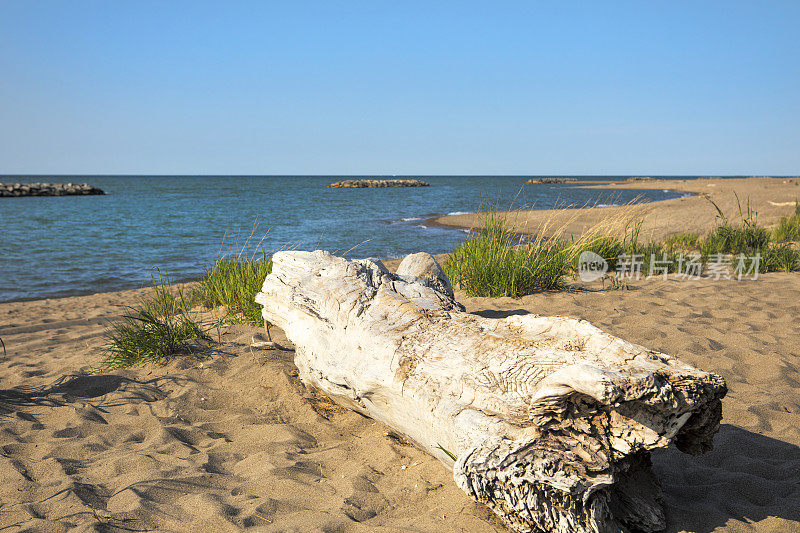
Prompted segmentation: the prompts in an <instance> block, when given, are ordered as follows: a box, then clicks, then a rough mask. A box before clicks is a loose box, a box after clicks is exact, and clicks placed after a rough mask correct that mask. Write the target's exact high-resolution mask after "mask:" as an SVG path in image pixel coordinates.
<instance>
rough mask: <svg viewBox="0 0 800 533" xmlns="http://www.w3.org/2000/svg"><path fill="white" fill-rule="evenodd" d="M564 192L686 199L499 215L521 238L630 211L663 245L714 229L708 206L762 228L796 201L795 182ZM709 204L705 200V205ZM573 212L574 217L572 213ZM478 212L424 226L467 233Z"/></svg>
mask: <svg viewBox="0 0 800 533" xmlns="http://www.w3.org/2000/svg"><path fill="white" fill-rule="evenodd" d="M564 188H581V189H599V190H604V191H613V190H620V189H647V190H657V189H661V190H672V191H675V192H684V193H690V194H691V195H690V196H684V197H681V198H674V199H669V200H656V201H653V202H645V203H639V204H635V205H633V206H609V207H586V208H577V209H573V208H558V209H532V210H518V211H499V212H498V213H501V214H506V215H508V216H509V222H510V223H511V224H512V227H513V229H514V230H515V231H516V232H517V233H520V234H534V233H537V232H538V231H539V228H541V227H542V225H543V224H544V223H545V222H548V221H549V222H550V223H551V224H552V225H555V226H558V225H559V223H564V225H565V229H566V231H565V236H570V235H575V236H577V235H579V234H581V233H583V231H585V230H586V229H587V228H589V227H591V226H592V225H594V224H596V223H598V222H599V221H600V220H602V219H603V218H607V217H613V216H614V215H619V214H621V213H622V211H623V210H628V211H634V214H635V215H636V217H641V219H642V221H643V224H642V228H641V234H640V235H641V236H642V237H643V238H645V240H648V239H649V240H663V239H664V238H665V237H667V236H669V235H672V234H675V233H680V232H688V231H692V232H696V233H698V234H700V235H705V234H707V233H708V232H709V231H711V230H712V229H713V228H714V227H715V223H716V220H717V212H716V209H715V208H714V206H713V205H712V203H711V202H712V201H713V202H714V203H716V204H717V205H718V206H719V207H720V209H721V210H722V211H723V213H725V215H726V216H728V218H729V219H731V220H737V219H738V218H739V207H740V206H739V205H738V204H737V200H736V194H738V198H739V200H740V201H741V209H742V210H743V211H746V209H747V205H748V200H749V206H750V208H751V209H752V210H753V211H756V212H757V213H758V221H759V223H760V224H761V225H764V226H766V227H770V226H773V225H775V224H777V223H778V221H779V220H780V218H781V217H782V216H787V215H790V214H791V213H792V212H793V206H794V201H795V200H800V178H797V177H792V178H771V177H748V178H697V179H691V180H675V179H670V180H652V181H634V182H608V183H607V184H606V185H604V186H596V185H592V186H586V185H572V184H571V185H568V186H565V187H564ZM709 200H710V201H709ZM576 211H577V213H576ZM480 217H481V214H480V213H469V214H459V215H444V216H441V217H434V218H432V219H431V220H430V221H426V222H425V223H426V225H430V226H432V227H441V228H450V229H472V228H477V227H480Z"/></svg>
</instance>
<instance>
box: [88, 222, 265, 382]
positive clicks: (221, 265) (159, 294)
mask: <svg viewBox="0 0 800 533" xmlns="http://www.w3.org/2000/svg"><path fill="white" fill-rule="evenodd" d="M254 231H255V227H254ZM251 237H252V234H251ZM262 240H263V239H262ZM249 241H250V238H248V239H247V240H246V241H245V243H244V246H242V247H239V246H238V244H237V245H236V249H237V250H238V253H237V254H235V255H227V256H223V257H221V258H220V259H218V260H217V261H216V262H214V264H213V265H210V266H208V267H206V268H204V273H203V277H202V279H201V280H200V281H199V283H198V284H197V286H196V287H195V288H194V289H193V290H192V291H191V293H190V294H188V295H187V294H186V293H185V292H184V289H183V287H173V286H172V285H171V284H170V282H169V278H168V277H166V276H165V277H162V276H161V273H160V272H159V279H158V281H157V282H156V280H155V278H153V286H152V288H151V292H150V293H149V294H148V295H147V296H146V297H145V298H143V299H142V300H141V301H140V302H139V305H137V306H135V307H129V308H126V313H125V315H124V316H123V317H122V320H120V321H118V322H115V323H112V324H110V325H109V327H108V328H107V330H106V333H105V335H106V339H107V344H106V349H105V353H104V356H103V361H102V363H101V366H102V367H103V368H122V367H130V366H134V365H137V364H142V363H156V364H161V363H164V362H165V361H166V360H167V359H168V357H169V356H171V355H174V354H179V353H185V352H187V351H191V349H192V348H193V347H194V346H196V345H199V344H200V345H201V344H202V343H203V342H207V341H211V340H212V339H211V337H210V336H209V335H208V331H209V330H210V329H211V327H214V326H216V327H217V328H218V327H219V325H220V320H219V319H218V320H217V321H216V322H215V323H214V324H213V325H211V326H208V327H207V326H206V325H204V324H203V323H201V321H200V319H199V315H198V313H196V312H194V311H192V308H193V307H194V306H195V305H197V304H201V305H204V306H205V307H206V308H213V307H218V306H223V307H224V308H225V310H226V311H227V314H226V316H225V321H226V322H228V323H244V324H251V325H253V326H259V327H261V326H265V325H266V326H267V327H268V326H269V325H268V324H265V323H264V319H263V318H262V316H261V307H260V306H259V305H258V304H257V303H256V302H255V296H256V293H258V291H259V290H261V286H262V285H263V283H264V279H265V278H266V277H267V275H268V274H269V273H270V272H271V271H272V258H271V256H268V255H267V254H266V253H264V252H263V250H260V248H259V250H260V251H259V253H254V254H252V255H249V256H245V250H246V249H247V245H248V243H249ZM259 244H260V243H259ZM223 245H224V240H223Z"/></svg>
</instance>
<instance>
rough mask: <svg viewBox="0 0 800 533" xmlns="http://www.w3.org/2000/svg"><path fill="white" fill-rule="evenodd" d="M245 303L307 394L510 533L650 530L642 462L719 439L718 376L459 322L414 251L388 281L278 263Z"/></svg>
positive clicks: (564, 329) (371, 267)
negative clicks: (419, 463)
mask: <svg viewBox="0 0 800 533" xmlns="http://www.w3.org/2000/svg"><path fill="white" fill-rule="evenodd" d="M256 300H257V301H258V302H259V303H261V304H262V305H263V306H264V310H263V314H264V318H265V319H266V320H269V321H270V322H272V323H274V324H276V325H277V326H278V327H280V328H281V329H283V330H284V331H285V332H286V335H287V337H288V338H289V339H290V340H291V341H292V342H293V343H294V344H295V347H296V356H295V363H296V364H297V367H298V368H299V370H300V377H301V379H302V380H303V381H304V382H305V383H306V384H308V385H309V386H313V387H318V388H320V389H322V390H323V391H325V392H326V393H328V394H329V395H330V396H332V397H333V398H334V399H336V400H337V401H338V402H339V403H341V404H343V405H345V406H348V407H350V408H352V409H355V410H356V411H359V412H361V413H363V414H365V415H368V416H370V417H373V418H375V419H377V420H380V421H382V422H384V423H386V424H387V425H389V426H391V427H392V428H394V429H396V430H397V431H399V432H401V433H403V434H405V435H406V436H408V437H410V438H411V439H413V440H414V441H415V442H416V443H418V444H419V445H420V446H421V447H423V448H424V449H426V450H427V451H428V452H430V453H431V454H433V455H434V456H436V457H437V458H438V459H439V460H441V461H442V462H443V463H444V464H445V465H447V466H448V467H450V468H452V469H453V477H454V479H455V481H456V483H457V484H458V486H459V487H461V488H462V489H463V490H464V491H465V492H466V493H467V494H469V495H470V496H471V497H472V498H474V499H475V500H477V501H479V502H483V503H485V504H486V505H488V506H489V507H490V508H491V509H492V510H493V511H494V512H495V513H497V514H498V515H499V516H500V517H501V518H502V519H503V520H504V522H505V523H506V524H507V525H508V526H509V527H510V528H511V529H513V530H516V531H558V532H565V533H566V532H604V531H625V530H629V529H630V530H641V531H658V530H660V529H663V528H664V527H665V519H664V513H663V509H662V507H661V503H660V492H659V491H660V489H659V485H658V482H657V480H656V479H655V478H654V476H653V474H652V473H651V469H650V458H649V451H650V450H652V449H655V448H661V447H665V446H667V445H668V444H669V443H670V442H675V444H676V445H677V446H678V448H679V449H681V450H682V451H684V452H687V453H692V454H696V453H702V452H704V451H706V450H708V449H710V447H711V439H712V437H713V435H714V433H716V431H717V429H718V427H719V421H720V418H721V413H722V408H721V402H720V400H721V398H722V397H723V396H724V395H725V392H726V387H725V382H724V381H723V379H722V378H721V377H720V376H717V375H714V374H710V373H706V372H702V371H700V370H697V369H695V368H692V367H690V366H688V365H686V364H684V363H681V362H680V361H678V360H676V359H674V358H672V357H670V356H668V355H665V354H661V353H657V352H653V351H651V350H647V349H646V348H643V347H641V346H637V345H634V344H631V343H629V342H626V341H624V340H622V339H619V338H617V337H614V336H612V335H609V334H607V333H604V332H603V331H601V330H599V329H598V328H596V327H594V326H592V325H591V324H589V323H588V322H586V321H583V320H577V319H573V318H568V317H559V316H557V317H542V316H537V315H524V316H511V317H508V318H503V319H489V318H482V317H479V316H476V315H472V314H468V313H465V312H463V307H462V306H461V305H460V304H458V303H457V302H456V301H455V300H454V299H453V292H452V288H451V287H450V283H449V281H448V280H447V277H446V276H445V275H444V274H443V273H442V271H441V269H440V268H439V265H438V264H436V262H435V260H434V259H433V258H432V257H430V256H429V255H427V254H414V255H412V256H409V257H408V258H406V259H405V260H404V261H403V263H402V264H401V265H400V267H399V269H398V271H397V274H391V273H389V272H388V271H387V270H386V268H385V267H384V266H383V265H382V264H381V263H380V262H377V261H376V262H373V261H369V260H361V261H347V260H345V259H342V258H339V257H334V256H332V255H330V254H328V253H327V252H320V251H317V252H279V253H277V254H275V256H274V257H273V269H272V274H270V275H269V276H268V277H267V279H266V280H265V282H264V286H263V288H262V292H261V293H259V294H258V296H257V297H256ZM450 454H452V455H453V456H455V457H456V458H457V459H456V460H455V461H454V460H453V459H452V458H451V457H450Z"/></svg>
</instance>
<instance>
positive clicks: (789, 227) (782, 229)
mask: <svg viewBox="0 0 800 533" xmlns="http://www.w3.org/2000/svg"><path fill="white" fill-rule="evenodd" d="M773 236H774V239H775V240H776V241H777V242H790V241H791V242H798V241H800V201H795V206H794V214H793V215H792V216H789V217H782V218H781V221H780V222H779V223H778V226H777V227H776V228H775V230H774V232H773Z"/></svg>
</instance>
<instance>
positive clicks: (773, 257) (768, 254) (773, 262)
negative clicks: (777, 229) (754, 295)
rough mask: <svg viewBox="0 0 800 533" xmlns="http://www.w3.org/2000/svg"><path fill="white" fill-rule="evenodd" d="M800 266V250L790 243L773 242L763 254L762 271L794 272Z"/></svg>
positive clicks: (760, 268) (760, 267)
mask: <svg viewBox="0 0 800 533" xmlns="http://www.w3.org/2000/svg"><path fill="white" fill-rule="evenodd" d="M798 267H800V251H798V250H797V249H796V248H794V247H792V246H791V245H789V244H771V245H770V246H768V247H767V248H766V249H765V250H764V251H763V252H762V255H761V265H759V270H760V271H761V272H774V271H776V270H781V271H783V272H792V271H794V270H797V269H798Z"/></svg>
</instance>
